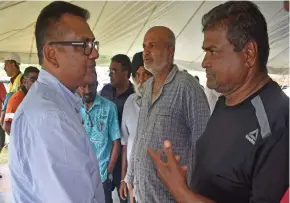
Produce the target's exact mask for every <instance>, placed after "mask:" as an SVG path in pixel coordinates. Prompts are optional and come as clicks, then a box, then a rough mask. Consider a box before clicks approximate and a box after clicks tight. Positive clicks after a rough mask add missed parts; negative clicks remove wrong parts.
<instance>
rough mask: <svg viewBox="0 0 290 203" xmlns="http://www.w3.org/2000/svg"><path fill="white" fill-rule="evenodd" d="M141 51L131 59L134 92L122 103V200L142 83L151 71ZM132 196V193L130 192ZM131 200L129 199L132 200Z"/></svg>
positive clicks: (135, 128) (142, 90)
mask: <svg viewBox="0 0 290 203" xmlns="http://www.w3.org/2000/svg"><path fill="white" fill-rule="evenodd" d="M142 55H143V52H139V53H136V54H135V55H134V57H133V60H132V75H133V79H134V89H135V94H131V95H130V96H129V97H128V99H127V100H126V102H125V104H124V110H123V117H122V124H121V144H122V148H123V149H122V176H121V178H122V180H121V186H120V191H119V192H120V196H121V198H122V199H123V200H125V199H126V198H128V196H127V191H128V190H127V186H126V183H125V181H124V178H125V176H126V172H127V165H128V164H129V158H130V155H131V150H132V145H133V142H134V139H135V136H136V130H137V125H138V117H139V110H140V104H141V97H142V94H143V92H144V88H143V83H144V82H146V80H148V79H149V78H150V77H151V76H152V73H150V72H149V71H147V70H146V69H145V68H144V64H143V56H142ZM130 197H131V198H133V194H132V195H131V194H130ZM132 201H133V200H131V202H132Z"/></svg>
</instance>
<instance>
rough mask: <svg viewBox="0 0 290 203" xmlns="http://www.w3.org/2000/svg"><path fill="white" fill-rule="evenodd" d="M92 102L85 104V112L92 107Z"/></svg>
mask: <svg viewBox="0 0 290 203" xmlns="http://www.w3.org/2000/svg"><path fill="white" fill-rule="evenodd" d="M93 103H94V102H90V103H86V102H85V106H86V110H87V111H88V110H89V109H90V108H91V107H92V106H93Z"/></svg>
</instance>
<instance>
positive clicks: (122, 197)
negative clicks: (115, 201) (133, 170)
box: [120, 190, 126, 200]
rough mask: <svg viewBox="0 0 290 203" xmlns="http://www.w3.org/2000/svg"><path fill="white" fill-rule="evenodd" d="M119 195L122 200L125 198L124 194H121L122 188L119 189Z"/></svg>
mask: <svg viewBox="0 0 290 203" xmlns="http://www.w3.org/2000/svg"><path fill="white" fill-rule="evenodd" d="M120 197H121V199H122V200H125V199H126V198H125V197H124V194H123V190H120Z"/></svg>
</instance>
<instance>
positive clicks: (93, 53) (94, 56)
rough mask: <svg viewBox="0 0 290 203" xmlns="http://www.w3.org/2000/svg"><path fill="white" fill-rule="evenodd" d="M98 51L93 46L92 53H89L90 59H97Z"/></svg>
mask: <svg viewBox="0 0 290 203" xmlns="http://www.w3.org/2000/svg"><path fill="white" fill-rule="evenodd" d="M99 56H100V55H99V51H98V50H97V49H96V48H95V47H94V48H93V50H92V53H91V54H90V56H89V58H90V59H98V58H99Z"/></svg>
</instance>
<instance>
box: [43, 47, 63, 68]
mask: <svg viewBox="0 0 290 203" xmlns="http://www.w3.org/2000/svg"><path fill="white" fill-rule="evenodd" d="M55 51H56V50H55V47H53V46H50V45H47V44H45V45H44V47H43V59H44V60H43V61H47V62H48V63H49V64H51V66H52V67H54V68H58V67H59V64H58V61H57V58H56V52H55Z"/></svg>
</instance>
